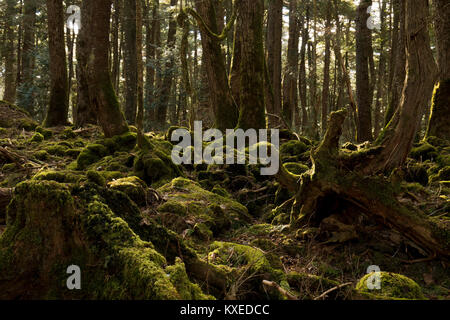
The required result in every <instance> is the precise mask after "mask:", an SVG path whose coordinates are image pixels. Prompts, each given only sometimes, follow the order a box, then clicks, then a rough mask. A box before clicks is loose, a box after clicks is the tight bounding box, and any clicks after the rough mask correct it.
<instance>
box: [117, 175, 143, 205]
mask: <svg viewBox="0 0 450 320" xmlns="http://www.w3.org/2000/svg"><path fill="white" fill-rule="evenodd" d="M108 185H109V187H110V188H111V189H114V190H119V191H121V192H123V193H125V194H126V195H127V196H128V197H130V199H131V200H133V201H134V202H135V203H136V204H137V205H139V206H144V205H146V204H147V184H146V183H145V182H144V181H142V180H141V179H139V178H138V177H127V178H121V179H118V180H115V181H112V182H110V183H109V184H108Z"/></svg>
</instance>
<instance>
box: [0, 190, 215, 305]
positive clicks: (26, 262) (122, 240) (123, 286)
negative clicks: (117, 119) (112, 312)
mask: <svg viewBox="0 0 450 320" xmlns="http://www.w3.org/2000/svg"><path fill="white" fill-rule="evenodd" d="M90 190H93V189H90ZM89 193H91V192H90V191H88V193H86V194H85V196H84V197H82V196H81V194H79V195H78V196H77V197H72V195H71V192H70V190H69V189H68V188H67V187H65V186H64V185H62V184H59V183H56V182H50V181H27V182H24V183H21V184H19V185H18V186H17V187H16V189H15V191H14V198H13V201H12V202H11V204H10V206H9V209H8V216H7V223H8V226H7V228H6V230H5V232H4V233H3V234H2V236H1V237H0V298H2V299H17V298H22V299H36V298H42V297H47V298H49V299H145V300H147V299H157V300H162V299H164V300H166V299H169V300H170V299H172V300H173V299H210V298H211V297H210V296H207V295H205V294H203V293H202V291H201V289H200V288H199V287H198V285H196V284H193V283H192V282H191V281H190V280H189V278H188V276H187V274H186V271H185V268H184V265H183V264H182V263H181V261H179V260H177V261H176V263H175V265H173V266H167V261H166V259H165V258H164V257H163V256H162V255H161V254H160V253H158V252H157V251H156V250H155V249H154V247H153V245H152V244H151V243H150V242H145V241H142V240H141V239H140V237H139V236H137V235H136V234H135V233H134V232H133V230H132V229H130V227H129V225H128V224H127V223H126V222H125V221H124V220H123V219H121V218H119V217H118V216H117V215H116V214H115V213H114V212H113V211H112V210H111V209H110V208H109V207H108V205H106V204H105V203H103V202H101V201H100V199H101V198H98V197H96V196H95V195H94V194H95V192H94V193H92V194H91V196H87V194H89ZM80 201H81V202H80ZM84 201H86V202H84ZM43 208H45V210H43ZM70 265H77V266H79V267H80V269H81V272H82V290H74V291H70V290H68V289H67V287H66V281H65V280H66V279H67V277H68V275H67V274H66V270H67V268H68V266H70Z"/></svg>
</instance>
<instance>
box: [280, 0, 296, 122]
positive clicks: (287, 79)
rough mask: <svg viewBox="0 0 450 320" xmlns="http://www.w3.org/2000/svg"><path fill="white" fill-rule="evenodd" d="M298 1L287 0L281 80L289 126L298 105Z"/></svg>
mask: <svg viewBox="0 0 450 320" xmlns="http://www.w3.org/2000/svg"><path fill="white" fill-rule="evenodd" d="M297 8H298V2H297V0H292V1H290V2H289V40H288V53H287V65H286V70H285V72H284V81H283V110H282V115H283V117H284V119H285V120H286V122H287V124H288V125H289V126H292V120H293V115H294V112H296V111H297V110H296V109H297V106H298V95H297V72H298V40H299V21H298V16H297V14H298V13H297Z"/></svg>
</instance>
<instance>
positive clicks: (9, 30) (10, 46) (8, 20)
mask: <svg viewBox="0 0 450 320" xmlns="http://www.w3.org/2000/svg"><path fill="white" fill-rule="evenodd" d="M16 14H17V12H16V1H14V0H7V1H6V12H5V38H6V45H5V91H4V94H3V100H6V101H9V102H15V100H16V71H15V68H14V61H15V58H14V53H15V47H14V40H15V37H16V35H15V31H14V29H15V16H16Z"/></svg>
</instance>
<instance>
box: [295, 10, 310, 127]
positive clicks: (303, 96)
mask: <svg viewBox="0 0 450 320" xmlns="http://www.w3.org/2000/svg"><path fill="white" fill-rule="evenodd" d="M305 11H306V19H305V20H306V24H305V23H304V25H303V26H302V28H303V29H302V45H301V49H300V68H299V76H298V77H299V96H300V105H301V109H302V125H301V132H302V133H303V134H305V133H306V132H307V130H306V129H307V126H308V102H307V101H308V100H307V83H306V44H307V43H308V40H309V19H310V18H309V2H308V3H307V6H306V9H305Z"/></svg>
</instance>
